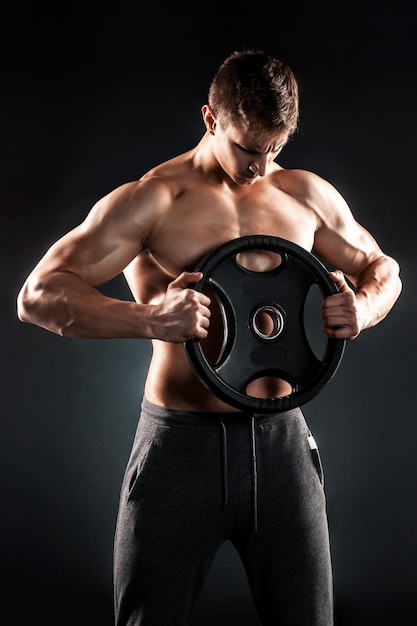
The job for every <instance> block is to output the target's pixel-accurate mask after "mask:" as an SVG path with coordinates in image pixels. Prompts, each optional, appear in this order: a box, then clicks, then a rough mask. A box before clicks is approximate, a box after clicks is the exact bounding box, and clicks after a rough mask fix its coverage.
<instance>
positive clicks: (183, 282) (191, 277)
mask: <svg viewBox="0 0 417 626" xmlns="http://www.w3.org/2000/svg"><path fill="white" fill-rule="evenodd" d="M201 278H203V273H202V272H182V273H181V274H180V275H179V276H177V278H175V279H174V280H173V281H172V282H171V283H170V284H169V287H177V288H180V289H185V288H186V287H187V286H188V285H189V283H193V284H194V283H196V282H198V281H199V280H200V279H201Z"/></svg>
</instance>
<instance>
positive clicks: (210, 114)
mask: <svg viewBox="0 0 417 626" xmlns="http://www.w3.org/2000/svg"><path fill="white" fill-rule="evenodd" d="M201 113H202V115H203V120H204V124H205V125H206V128H207V130H208V132H209V133H210V134H211V135H214V133H215V131H216V126H217V120H216V115H215V113H214V111H213V109H212V108H211V106H210V105H209V104H205V105H203V107H202V109H201Z"/></svg>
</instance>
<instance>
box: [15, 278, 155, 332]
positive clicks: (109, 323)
mask: <svg viewBox="0 0 417 626" xmlns="http://www.w3.org/2000/svg"><path fill="white" fill-rule="evenodd" d="M17 304H18V316H19V319H20V320H21V321H23V322H28V323H31V324H35V325H37V326H40V327H42V328H45V329H47V330H49V331H51V332H54V333H56V334H58V335H62V336H67V337H79V338H91V339H94V338H97V339H100V338H103V339H104V338H148V337H151V336H152V331H151V326H150V320H151V317H150V312H151V308H152V307H151V306H149V305H144V304H138V303H136V302H131V301H124V300H118V299H115V298H109V297H107V296H104V295H103V294H102V293H100V292H99V291H98V290H97V289H96V288H95V287H93V286H91V285H89V284H87V283H84V282H83V281H81V280H80V279H79V278H78V277H77V276H75V275H73V274H70V273H57V274H56V275H54V276H53V277H48V281H42V279H39V280H37V279H35V278H34V277H32V278H29V279H28V281H27V282H26V283H25V285H24V286H23V288H22V290H21V291H20V293H19V296H18V301H17Z"/></svg>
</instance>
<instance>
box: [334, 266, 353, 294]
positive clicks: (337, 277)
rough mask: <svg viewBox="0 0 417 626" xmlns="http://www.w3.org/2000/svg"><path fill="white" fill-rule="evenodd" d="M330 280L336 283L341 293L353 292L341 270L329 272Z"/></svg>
mask: <svg viewBox="0 0 417 626" xmlns="http://www.w3.org/2000/svg"><path fill="white" fill-rule="evenodd" d="M329 278H330V279H331V280H332V281H333V282H334V283H335V285H336V287H337V288H338V290H339V291H352V289H351V288H350V287H349V285H348V283H347V281H346V278H345V275H344V274H343V272H342V271H341V270H334V271H333V272H329Z"/></svg>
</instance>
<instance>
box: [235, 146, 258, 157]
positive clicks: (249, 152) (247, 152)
mask: <svg viewBox="0 0 417 626" xmlns="http://www.w3.org/2000/svg"><path fill="white" fill-rule="evenodd" d="M237 147H238V148H239V150H241V151H242V152H245V153H246V154H251V155H254V154H258V152H256V150H249V149H248V148H244V147H243V146H241V145H239V144H237Z"/></svg>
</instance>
